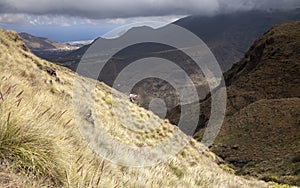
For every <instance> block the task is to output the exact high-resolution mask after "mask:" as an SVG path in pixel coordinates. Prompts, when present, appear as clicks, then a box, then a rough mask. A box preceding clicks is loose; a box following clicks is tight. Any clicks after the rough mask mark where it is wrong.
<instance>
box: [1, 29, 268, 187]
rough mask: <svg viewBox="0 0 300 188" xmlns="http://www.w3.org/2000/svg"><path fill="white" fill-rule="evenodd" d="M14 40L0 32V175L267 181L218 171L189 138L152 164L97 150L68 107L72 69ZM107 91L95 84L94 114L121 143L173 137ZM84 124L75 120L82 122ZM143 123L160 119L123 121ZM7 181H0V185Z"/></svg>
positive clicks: (93, 183) (50, 181) (37, 179)
mask: <svg viewBox="0 0 300 188" xmlns="http://www.w3.org/2000/svg"><path fill="white" fill-rule="evenodd" d="M20 47H22V42H21V41H20V40H19V39H18V37H17V35H16V34H14V33H12V32H3V31H1V32H0V92H1V97H0V111H1V118H0V123H1V124H0V125H1V129H0V136H1V137H0V148H1V150H0V159H1V161H5V162H6V163H5V165H4V163H2V165H1V168H2V169H5V171H3V172H5V173H6V174H5V175H1V174H0V179H1V177H2V178H3V177H5V176H9V177H11V178H7V179H8V180H7V181H10V183H12V182H16V185H21V186H25V187H42V186H47V187H56V186H62V187H196V186H197V187H268V186H269V185H268V184H266V183H264V182H262V181H257V180H247V179H244V178H241V177H238V176H235V175H233V174H231V173H228V172H226V171H224V170H222V169H221V168H220V167H219V166H218V165H217V164H216V163H215V162H214V160H215V159H216V156H215V155H214V154H212V153H210V152H208V151H207V150H206V149H205V148H203V146H201V145H200V144H199V143H197V142H196V141H194V140H193V139H191V138H189V139H190V141H189V143H188V144H187V145H186V147H185V148H184V149H183V150H182V151H181V152H179V153H178V154H177V155H176V156H174V157H172V158H170V159H169V160H168V161H166V162H164V163H162V164H158V165H155V166H151V167H145V168H133V167H124V166H119V165H115V164H112V163H110V162H109V161H107V160H105V159H103V158H102V157H99V156H98V155H96V154H95V153H94V152H93V150H91V148H90V147H89V146H88V144H87V142H86V141H85V140H84V138H83V137H82V136H81V134H80V133H79V131H78V129H77V127H76V124H75V118H74V115H75V113H74V111H73V106H72V97H73V92H72V91H73V80H74V77H75V74H74V73H72V72H71V71H69V70H67V69H65V68H63V67H60V66H57V65H55V64H50V63H48V62H46V61H42V60H40V59H38V58H37V57H35V56H34V55H32V54H31V53H30V52H27V51H24V49H22V48H20ZM41 67H42V68H41ZM45 67H48V68H52V69H53V70H55V71H56V76H51V75H49V74H48V73H47V71H45V69H44V68H45ZM80 79H81V80H82V81H83V82H89V80H88V79H84V78H80ZM110 92H111V90H110V88H109V87H108V86H106V85H104V84H103V83H97V87H96V89H95V94H94V96H93V97H94V99H95V101H96V105H95V109H96V112H93V113H94V114H95V115H97V116H98V117H101V118H102V119H103V121H104V122H106V123H105V129H106V130H107V132H109V133H111V135H112V136H114V137H115V138H116V139H118V140H119V141H120V142H122V143H126V144H129V145H134V146H136V147H141V146H152V145H156V144H157V143H159V142H160V141H162V140H164V139H168V138H169V137H171V136H172V133H173V132H174V130H175V128H174V126H172V125H170V124H169V122H168V121H163V120H160V119H159V118H158V117H157V116H155V115H154V114H153V113H151V112H148V111H146V110H144V109H142V108H139V107H137V106H136V105H134V104H131V103H130V102H129V101H128V99H127V97H126V96H123V95H122V94H118V96H116V97H115V98H109V95H110ZM82 100H85V98H82ZM120 101H121V102H120ZM113 104H114V105H115V106H117V110H119V111H118V112H119V113H128V111H126V112H124V111H122V108H125V107H128V106H129V112H130V113H132V115H133V116H132V118H131V119H129V118H125V121H123V122H121V121H120V120H119V119H117V118H115V116H114V115H113V114H112V113H111V110H110V109H111V106H112V105H113ZM123 117H126V114H123ZM85 123H86V122H84V121H81V122H80V124H81V125H82V126H83V125H84V124H85ZM147 123H148V124H149V126H150V124H151V123H156V124H157V125H158V126H157V127H156V128H155V129H153V130H149V131H131V130H130V129H128V128H126V124H127V125H136V126H137V127H139V125H143V124H144V125H147ZM178 141H180V140H178ZM16 176H17V177H19V178H16ZM42 182H43V183H42ZM6 185H8V184H4V183H3V182H1V181H0V186H6Z"/></svg>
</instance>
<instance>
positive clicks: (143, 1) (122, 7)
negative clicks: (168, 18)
mask: <svg viewBox="0 0 300 188" xmlns="http://www.w3.org/2000/svg"><path fill="white" fill-rule="evenodd" d="M296 7H300V1H299V0H0V13H25V14H37V15H45V14H51V15H53V14H54V15H70V16H79V17H86V18H96V19H104V18H128V17H139V16H165V15H191V14H217V13H221V12H233V11H239V10H253V9H259V10H270V9H290V8H296Z"/></svg>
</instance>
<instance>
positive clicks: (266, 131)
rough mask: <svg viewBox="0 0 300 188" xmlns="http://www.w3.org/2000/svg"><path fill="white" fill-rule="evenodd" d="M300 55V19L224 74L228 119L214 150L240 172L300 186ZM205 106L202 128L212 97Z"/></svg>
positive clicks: (270, 34) (272, 34)
mask: <svg viewBox="0 0 300 188" xmlns="http://www.w3.org/2000/svg"><path fill="white" fill-rule="evenodd" d="M299 57H300V21H297V22H293V23H285V24H281V25H279V26H275V27H273V28H272V29H271V30H269V31H268V32H267V33H266V34H265V35H264V36H263V37H262V38H261V39H259V40H257V41H255V43H254V44H253V45H252V47H251V48H250V49H249V51H248V52H247V53H246V55H245V57H244V58H243V59H242V60H241V61H240V62H238V63H236V64H235V65H234V66H233V67H232V68H231V69H230V70H229V71H227V72H226V73H225V80H226V84H227V94H228V95H227V96H228V99H227V110H226V118H225V120H224V123H223V126H222V129H221V131H220V134H219V135H218V137H217V139H216V141H215V145H214V146H213V147H212V148H211V149H212V151H214V152H216V153H217V154H218V155H220V156H221V157H222V158H223V159H225V161H227V162H229V163H231V164H233V165H234V166H235V167H236V169H237V171H238V172H239V173H240V174H250V175H255V176H258V177H260V178H262V179H267V180H273V181H278V182H284V183H290V184H294V185H298V186H299V185H300V179H299V170H300V166H299V164H300V163H299V160H298V159H299V156H300V155H299V154H300V150H299V149H300V134H299V132H300V126H299V125H300V124H299V119H300V105H299V102H300V101H299V97H300V93H299V91H300V77H299V75H300V60H299ZM201 107H202V108H201V109H202V115H201V118H202V122H201V125H200V127H203V126H205V121H206V119H208V117H209V113H210V112H209V111H210V97H208V99H207V100H205V101H203V102H202V104H201ZM202 133H203V129H200V131H199V132H198V133H197V134H196V138H197V139H200V138H201V135H202Z"/></svg>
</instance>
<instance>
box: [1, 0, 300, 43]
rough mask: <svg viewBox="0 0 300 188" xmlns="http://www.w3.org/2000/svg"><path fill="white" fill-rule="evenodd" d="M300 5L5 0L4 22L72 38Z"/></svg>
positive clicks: (270, 0) (250, 0) (263, 0)
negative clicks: (128, 26) (196, 17)
mask: <svg viewBox="0 0 300 188" xmlns="http://www.w3.org/2000/svg"><path fill="white" fill-rule="evenodd" d="M299 7H300V0H0V27H1V28H3V29H11V30H15V31H17V32H28V33H30V34H33V35H36V36H43V37H47V38H49V39H51V40H54V41H62V42H66V41H75V40H90V39H94V38H97V37H99V36H102V35H103V34H104V33H106V32H108V31H110V30H112V29H114V28H116V27H119V26H122V25H124V24H130V23H135V22H147V21H162V22H165V23H171V22H173V21H175V20H177V19H180V18H182V17H185V16H188V15H207V16H213V15H216V14H222V13H231V12H236V11H249V10H265V11H270V10H277V9H293V8H299Z"/></svg>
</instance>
